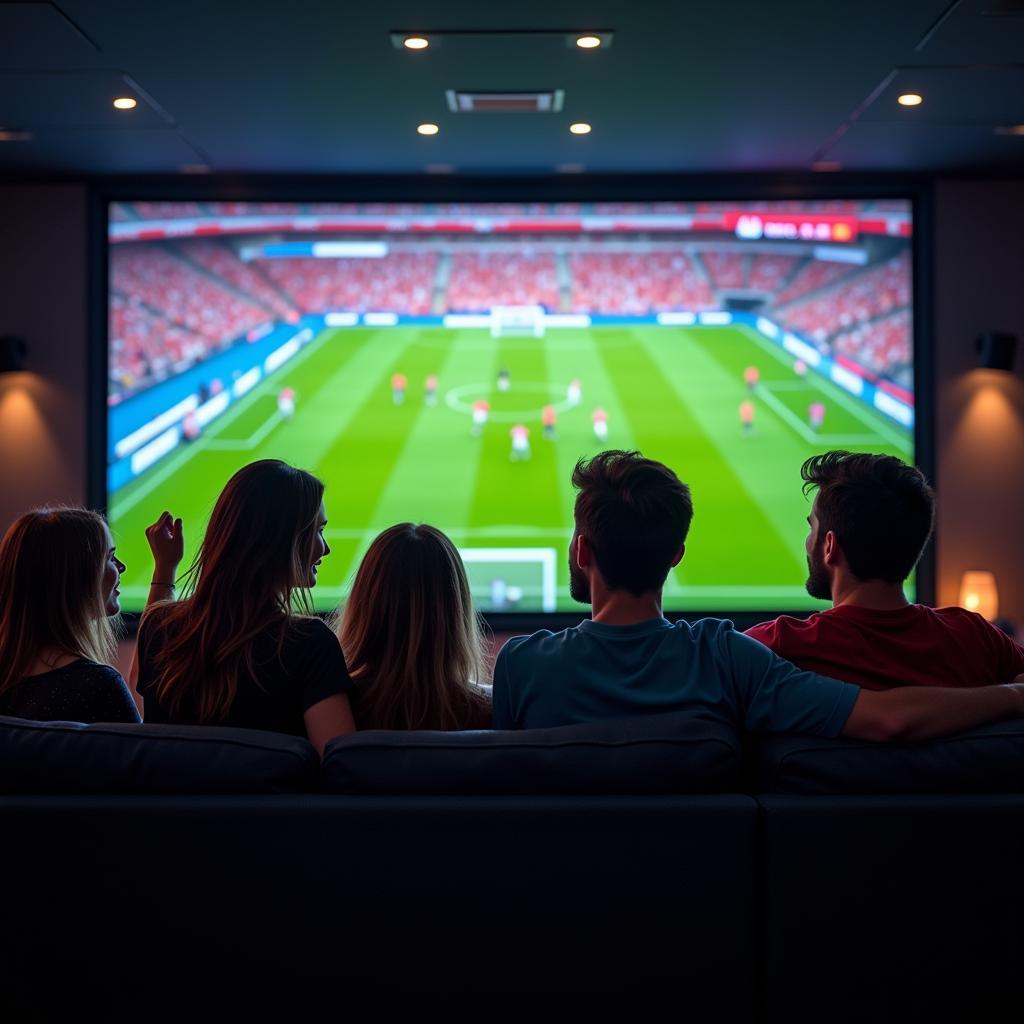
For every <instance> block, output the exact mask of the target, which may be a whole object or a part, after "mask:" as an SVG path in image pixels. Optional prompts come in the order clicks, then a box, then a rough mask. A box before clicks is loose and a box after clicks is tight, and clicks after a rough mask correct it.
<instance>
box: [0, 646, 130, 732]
mask: <svg viewBox="0 0 1024 1024" xmlns="http://www.w3.org/2000/svg"><path fill="white" fill-rule="evenodd" d="M0 715H11V716H12V717H14V718H32V719H34V720H35V721H37V722H138V721H140V719H139V710H138V708H137V707H136V706H135V701H134V700H132V695H131V692H130V691H129V689H128V686H127V684H126V683H125V681H124V679H122V678H121V673H120V672H118V671H117V669H113V668H111V667H110V666H109V665H101V664H99V663H98V662H95V661H90V660H89V659H88V658H79V659H78V660H77V661H72V662H70V663H69V664H67V665H64V666H63V667H62V668H55V669H52V670H51V671H49V672H40V673H39V675H36V676H25V678H24V679H22V681H21V682H20V683H18V685H17V686H16V687H15V688H14V689H13V690H9V691H8V692H7V693H5V694H4V695H3V696H2V697H0Z"/></svg>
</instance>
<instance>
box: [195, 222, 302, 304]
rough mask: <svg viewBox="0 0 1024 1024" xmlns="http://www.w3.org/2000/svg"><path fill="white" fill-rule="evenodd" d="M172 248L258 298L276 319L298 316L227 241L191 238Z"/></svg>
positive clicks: (250, 295)
mask: <svg viewBox="0 0 1024 1024" xmlns="http://www.w3.org/2000/svg"><path fill="white" fill-rule="evenodd" d="M175 252H177V253H178V254H179V255H180V256H182V257H184V258H185V259H186V260H189V261H190V262H192V263H197V264H199V265H200V266H201V267H204V268H205V269H206V270H208V271H209V272H210V273H211V274H214V275H216V276H217V277H220V278H223V280H224V281H225V282H227V283H228V284H230V285H232V286H233V287H234V288H235V289H237V290H238V291H241V292H243V293H245V294H246V295H248V296H249V297H250V298H252V299H255V300H257V301H258V302H259V303H261V304H262V305H263V306H265V307H266V308H267V310H268V311H269V312H271V313H273V314H274V315H275V317H277V318H278V319H281V320H293V319H295V318H296V317H297V315H298V314H297V312H296V310H295V308H294V307H293V306H291V305H290V304H289V303H288V302H286V301H285V300H284V298H283V297H282V295H281V293H280V292H279V291H278V290H277V289H276V288H274V287H273V285H271V284H270V283H269V281H267V279H266V278H265V277H263V276H262V274H260V272H259V271H258V270H257V269H256V268H255V267H253V266H252V265H251V264H248V263H243V262H242V260H241V259H239V257H238V255H237V254H236V253H235V251H234V250H233V249H232V248H231V247H230V246H229V245H226V244H224V243H223V242H214V241H209V240H206V239H193V240H190V241H187V242H180V243H178V244H177V245H176V246H175Z"/></svg>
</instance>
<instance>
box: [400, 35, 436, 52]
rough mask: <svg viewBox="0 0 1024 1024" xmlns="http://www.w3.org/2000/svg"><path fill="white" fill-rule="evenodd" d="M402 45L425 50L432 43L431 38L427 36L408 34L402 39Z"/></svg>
mask: <svg viewBox="0 0 1024 1024" xmlns="http://www.w3.org/2000/svg"><path fill="white" fill-rule="evenodd" d="M402 45H403V46H404V47H405V48H406V49H407V50H425V49H426V48H427V47H428V46H429V45H430V40H429V39H427V37H426V36H406V37H405V38H404V39H403V40H402Z"/></svg>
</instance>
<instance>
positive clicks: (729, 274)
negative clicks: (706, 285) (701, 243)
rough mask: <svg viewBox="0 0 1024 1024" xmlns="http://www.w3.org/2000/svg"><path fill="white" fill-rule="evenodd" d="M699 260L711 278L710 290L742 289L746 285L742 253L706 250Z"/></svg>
mask: <svg viewBox="0 0 1024 1024" xmlns="http://www.w3.org/2000/svg"><path fill="white" fill-rule="evenodd" d="M701 259H702V260H703V261H704V266H705V267H707V271H708V274H709V276H710V277H711V287H712V288H742V287H743V286H744V284H746V280H745V275H744V273H743V263H744V259H745V257H744V255H743V253H739V252H721V251H720V250H718V249H708V250H706V251H705V252H702V253H701Z"/></svg>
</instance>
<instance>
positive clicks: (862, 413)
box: [740, 324, 907, 451]
mask: <svg viewBox="0 0 1024 1024" xmlns="http://www.w3.org/2000/svg"><path fill="white" fill-rule="evenodd" d="M740 329H741V330H742V331H743V333H744V334H745V335H746V336H747V337H748V338H749V339H750V340H751V341H753V342H754V343H755V344H756V345H757V346H758V347H759V348H760V349H762V350H763V351H764V352H767V353H768V355H770V356H772V357H773V358H774V359H777V360H778V361H779V362H780V363H782V365H783V366H786V367H789V368H791V367H792V356H791V355H790V354H789V353H788V352H787V351H786V350H785V349H782V348H779V347H778V345H775V344H773V343H772V342H770V341H768V339H767V338H764V337H762V336H761V334H760V333H758V332H757V331H756V330H754V328H753V327H748V326H747V325H746V324H740ZM813 383H814V384H815V385H817V386H818V387H821V385H822V384H829V385H831V387H832V389H833V391H834V394H833V393H830V392H826V394H829V397H830V398H834V399H835V400H836V401H837V402H838V403H839V404H840V405H841V406H842V407H843V408H844V409H846V411H847V412H849V413H850V414H851V415H852V416H855V417H856V418H857V419H858V420H860V421H861V423H863V424H864V426H865V427H867V428H868V430H872V431H874V435H873V436H872V438H871V440H872V441H877V440H878V435H879V434H881V435H882V437H884V438H885V439H886V440H887V441H888V442H889V443H890V444H892V445H894V446H895V447H896V448H899V449H900V451H906V450H907V439H906V438H905V437H901V436H900V435H899V434H897V433H896V432H895V431H894V430H890V429H889V427H887V426H886V425H885V424H884V423H881V422H878V423H876V422H874V421H873V420H870V419H868V418H867V416H868V415H869V411H868V409H867V408H866V407H865V406H864V405H863V404H862V403H861V402H860V401H859V399H856V398H854V397H853V396H852V395H848V394H846V393H845V392H844V391H843V389H842V388H841V387H840V386H839V385H838V384H836V383H835V382H834V381H829V380H827V379H825V378H820V380H815V381H814V382H813ZM821 390H825V389H824V388H821ZM878 415H879V416H882V415H883V414H882V413H878ZM817 440H818V438H817V435H815V442H814V443H817ZM850 443H852V442H850Z"/></svg>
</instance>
